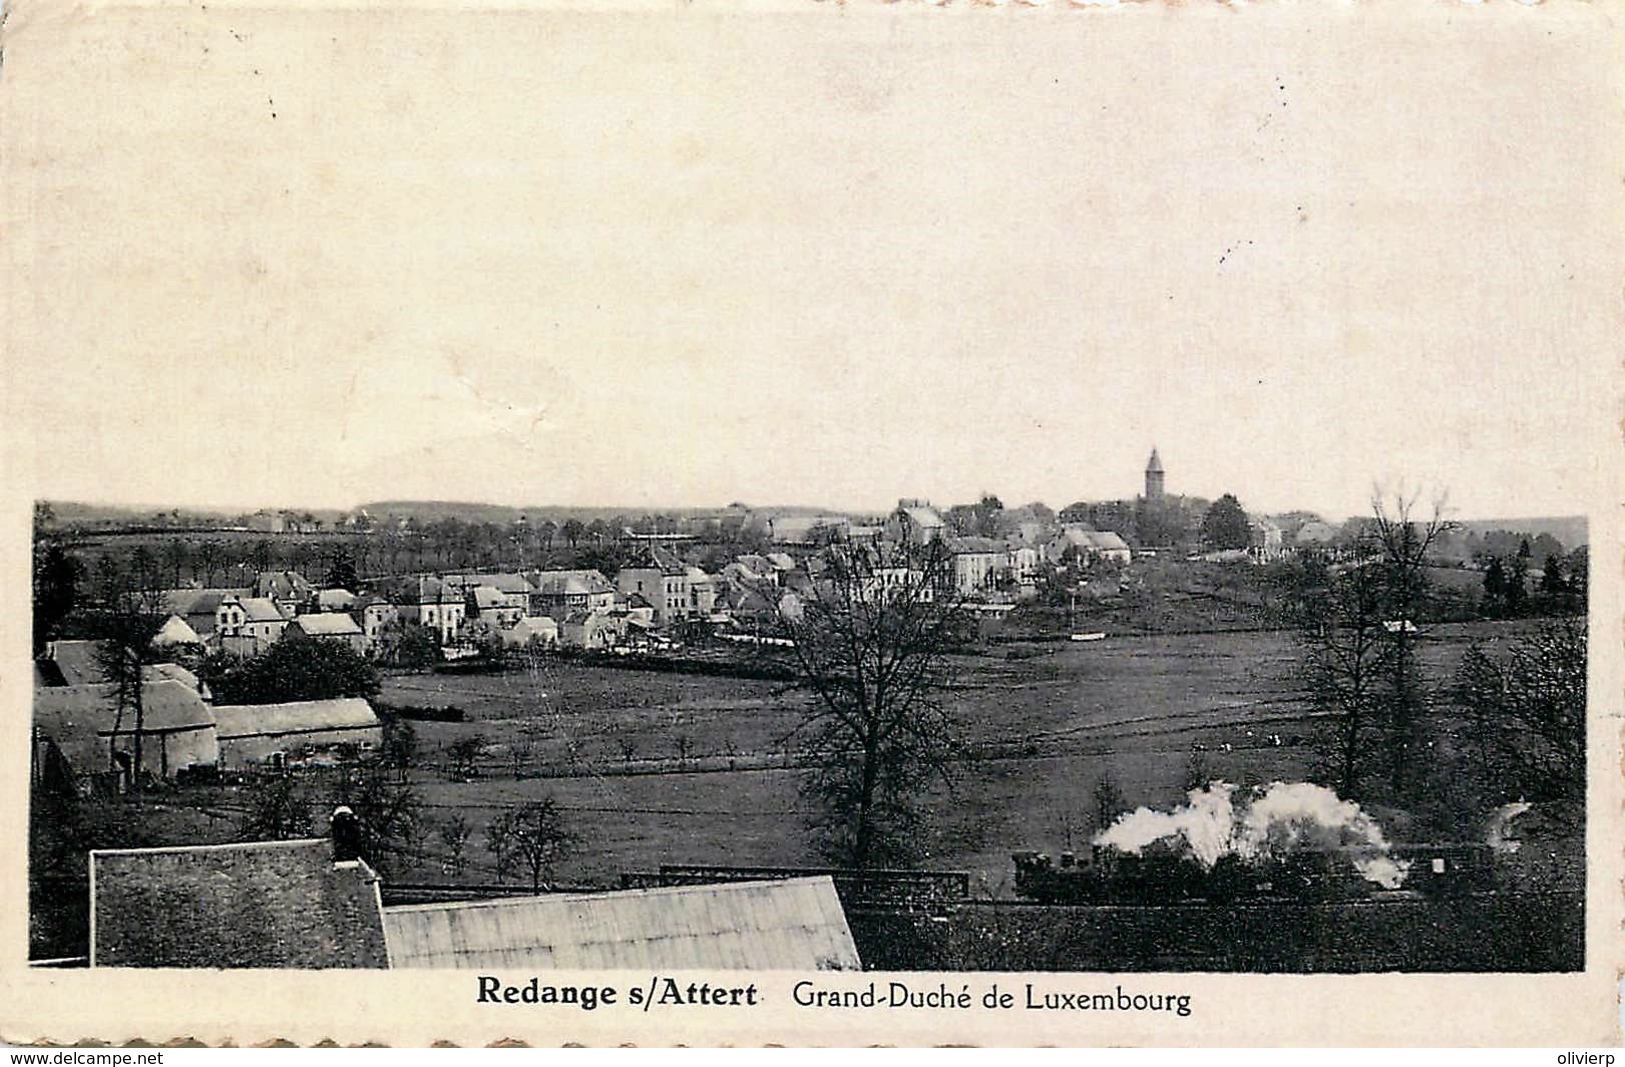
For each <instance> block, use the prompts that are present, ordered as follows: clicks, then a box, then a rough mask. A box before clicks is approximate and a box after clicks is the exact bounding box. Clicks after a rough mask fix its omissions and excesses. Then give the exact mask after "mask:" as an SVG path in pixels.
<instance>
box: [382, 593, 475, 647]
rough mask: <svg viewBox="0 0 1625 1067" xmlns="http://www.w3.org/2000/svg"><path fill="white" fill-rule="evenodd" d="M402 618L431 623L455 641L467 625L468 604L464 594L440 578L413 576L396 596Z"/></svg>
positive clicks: (443, 637)
mask: <svg viewBox="0 0 1625 1067" xmlns="http://www.w3.org/2000/svg"><path fill="white" fill-rule="evenodd" d="M392 599H393V600H394V602H395V608H396V611H397V612H398V613H399V615H400V618H401V619H402V621H406V622H415V623H417V624H418V625H420V626H427V627H429V628H430V629H432V630H435V631H437V632H438V633H439V634H440V640H441V642H442V643H444V644H448V645H449V644H451V642H452V640H453V638H455V637H456V636H457V630H458V629H459V628H460V627H461V626H462V625H463V618H464V616H465V615H466V613H467V610H468V607H467V605H466V604H465V603H464V601H463V595H462V593H461V592H459V591H458V590H456V589H454V588H452V587H450V586H448V585H447V584H446V583H445V582H442V581H441V580H440V579H439V578H429V577H421V578H412V579H408V580H407V581H405V582H404V583H401V584H398V585H397V586H396V589H395V593H394V596H393V598H392Z"/></svg>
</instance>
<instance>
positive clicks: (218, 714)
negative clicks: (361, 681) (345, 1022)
mask: <svg viewBox="0 0 1625 1067" xmlns="http://www.w3.org/2000/svg"><path fill="white" fill-rule="evenodd" d="M214 719H215V722H216V723H218V724H219V731H220V733H219V736H220V740H222V741H232V740H235V739H237V738H239V737H265V736H274V735H279V734H299V733H311V732H313V731H317V730H355V729H364V728H366V727H371V726H377V725H379V723H378V716H377V715H375V714H374V713H373V710H372V705H370V704H368V703H367V702H366V701H365V700H362V699H361V698H359V697H352V698H348V699H344V700H300V701H294V702H292V703H288V704H216V705H215V708H214Z"/></svg>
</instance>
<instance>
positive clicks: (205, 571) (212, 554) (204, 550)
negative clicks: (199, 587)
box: [192, 538, 222, 586]
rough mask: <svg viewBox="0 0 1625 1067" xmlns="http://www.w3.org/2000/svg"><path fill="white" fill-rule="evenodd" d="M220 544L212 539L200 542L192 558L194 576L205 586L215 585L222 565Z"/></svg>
mask: <svg viewBox="0 0 1625 1067" xmlns="http://www.w3.org/2000/svg"><path fill="white" fill-rule="evenodd" d="M221 556H222V554H221V551H220V542H219V541H216V540H214V539H212V538H210V539H207V540H204V541H202V542H200V543H199V544H198V546H197V552H196V554H195V555H194V556H193V558H192V576H193V577H194V578H199V579H201V580H202V582H203V584H204V585H205V586H212V585H214V575H215V572H216V571H217V570H218V569H219V567H220V563H221Z"/></svg>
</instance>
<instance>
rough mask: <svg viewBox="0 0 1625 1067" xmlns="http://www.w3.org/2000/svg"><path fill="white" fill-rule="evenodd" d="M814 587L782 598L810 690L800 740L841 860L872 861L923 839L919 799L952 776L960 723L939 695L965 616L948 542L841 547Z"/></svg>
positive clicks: (896, 857)
mask: <svg viewBox="0 0 1625 1067" xmlns="http://www.w3.org/2000/svg"><path fill="white" fill-rule="evenodd" d="M821 563H822V567H821V569H820V571H819V573H818V574H817V575H816V576H815V578H814V580H813V583H812V586H811V588H810V589H809V590H808V591H807V592H806V594H805V595H803V596H800V597H797V598H795V600H794V601H792V600H790V599H789V598H785V599H782V600H780V599H777V598H775V602H777V603H778V604H779V605H780V611H779V616H780V621H781V624H782V627H783V632H784V635H785V636H787V637H788V638H789V639H790V640H791V641H792V642H793V654H794V657H795V661H796V665H797V668H798V677H799V680H800V683H801V684H802V685H803V686H804V687H805V688H806V689H807V690H808V691H809V692H810V694H811V699H810V700H809V702H808V704H807V707H806V711H805V712H804V715H803V717H802V720H801V721H800V723H799V724H798V726H797V727H796V729H795V731H794V732H793V733H792V735H791V740H792V741H793V742H794V743H795V744H796V745H797V746H798V748H799V750H800V752H801V753H802V755H803V756H804V757H805V759H806V760H807V762H808V764H809V765H810V769H811V770H810V775H809V778H808V781H807V785H806V793H807V794H808V796H809V799H811V800H812V801H813V806H814V809H815V811H816V815H815V817H814V822H815V825H817V826H818V827H819V828H820V829H821V830H823V831H824V832H825V835H826V847H827V849H828V851H829V852H830V853H831V855H832V856H833V857H834V858H835V859H837V860H838V861H840V862H842V863H844V864H847V865H850V866H853V867H874V866H880V865H884V864H886V863H891V862H899V861H902V860H905V859H906V858H907V857H908V855H909V853H910V851H911V848H912V846H914V845H917V843H918V835H917V830H918V828H919V825H920V814H921V813H920V807H919V801H920V800H921V797H922V795H923V793H924V791H925V790H926V789H927V787H928V786H929V785H930V784H931V783H932V782H933V781H936V780H941V781H946V780H947V778H948V774H949V770H950V766H951V761H952V759H953V757H954V755H955V754H956V753H957V752H958V751H959V748H960V744H959V741H958V738H957V734H958V728H957V723H956V722H955V720H954V719H953V717H952V716H951V715H950V714H949V713H948V711H947V710H946V709H945V708H944V706H943V704H942V701H941V699H940V696H941V694H942V692H943V691H944V690H945V689H946V688H947V687H948V685H949V684H950V681H951V677H950V672H949V666H948V660H947V656H948V652H949V650H950V649H951V648H952V646H953V644H954V643H955V641H956V640H957V636H958V635H957V633H956V629H957V627H958V626H959V625H960V623H961V620H962V614H961V611H960V604H959V602H958V601H957V600H955V599H953V597H952V594H951V592H950V590H951V583H950V581H949V578H950V577H951V574H950V572H949V567H948V560H947V557H946V555H945V553H944V552H943V551H942V549H941V547H940V546H939V545H934V544H933V545H928V546H924V547H922V548H918V549H909V548H903V547H900V546H897V547H894V546H887V547H886V548H885V549H883V550H871V549H867V548H846V547H842V546H836V547H832V548H830V549H828V550H826V552H825V553H824V555H823V557H822V560H821Z"/></svg>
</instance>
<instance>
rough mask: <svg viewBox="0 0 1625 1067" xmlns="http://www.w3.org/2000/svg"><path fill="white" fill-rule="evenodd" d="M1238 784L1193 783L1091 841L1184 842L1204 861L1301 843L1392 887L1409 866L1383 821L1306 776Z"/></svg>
mask: <svg viewBox="0 0 1625 1067" xmlns="http://www.w3.org/2000/svg"><path fill="white" fill-rule="evenodd" d="M1235 793H1236V787H1235V786H1233V785H1229V784H1227V783H1225V782H1214V783H1212V784H1211V785H1209V786H1208V787H1207V788H1206V789H1193V790H1191V791H1190V793H1189V794H1187V797H1188V803H1186V804H1185V805H1184V806H1183V807H1179V808H1175V809H1174V810H1173V811H1153V810H1152V809H1150V808H1138V809H1136V810H1134V811H1132V812H1129V813H1128V814H1127V815H1124V816H1123V817H1122V818H1120V819H1118V820H1117V821H1116V822H1115V823H1113V824H1112V825H1111V826H1109V827H1108V828H1107V829H1106V830H1104V831H1103V832H1101V833H1100V834H1097V835H1096V836H1095V838H1094V843H1095V844H1097V845H1109V846H1111V847H1113V848H1116V849H1118V850H1119V851H1122V852H1128V853H1137V852H1139V851H1140V850H1141V849H1143V848H1145V847H1146V846H1147V845H1149V844H1151V843H1152V842H1154V841H1161V840H1163V839H1166V838H1174V839H1177V840H1179V841H1180V842H1181V843H1182V844H1183V845H1184V846H1185V847H1186V848H1187V849H1188V850H1189V851H1190V854H1191V855H1192V856H1193V857H1194V858H1195V859H1196V861H1197V862H1198V863H1200V864H1201V865H1202V866H1203V867H1205V868H1208V869H1212V867H1213V865H1214V864H1215V863H1217V862H1218V861H1219V860H1220V859H1221V858H1223V857H1224V856H1227V855H1233V856H1236V857H1237V858H1239V859H1243V860H1260V859H1271V858H1277V857H1280V856H1283V855H1285V854H1287V853H1289V852H1293V851H1297V850H1300V849H1315V850H1324V849H1338V850H1342V851H1343V852H1345V853H1346V854H1347V855H1348V857H1349V859H1350V861H1351V862H1352V863H1353V864H1354V868H1355V870H1357V871H1358V872H1359V873H1360V877H1362V878H1364V879H1366V880H1367V881H1370V882H1375V883H1377V884H1378V885H1381V886H1384V887H1385V888H1388V889H1397V888H1398V887H1399V886H1400V884H1401V883H1403V882H1404V880H1405V875H1406V872H1407V871H1408V870H1409V866H1410V865H1409V864H1408V863H1407V862H1405V861H1403V860H1395V859H1394V858H1393V857H1392V856H1390V855H1389V853H1388V841H1387V839H1386V838H1384V837H1383V834H1382V827H1380V826H1378V825H1377V821H1376V820H1375V819H1373V818H1372V817H1371V816H1369V815H1367V814H1366V813H1365V812H1364V811H1362V810H1360V805H1358V804H1356V803H1354V802H1353V801H1351V800H1342V799H1340V798H1339V797H1338V795H1337V794H1336V793H1334V792H1332V791H1331V790H1330V789H1327V788H1326V787H1324V786H1319V785H1314V784H1312V783H1309V782H1272V783H1271V784H1270V785H1269V786H1268V787H1267V788H1266V789H1264V790H1263V791H1262V792H1261V793H1252V794H1250V795H1249V796H1247V797H1244V798H1243V800H1242V802H1241V803H1240V804H1238V803H1237V801H1236V797H1235Z"/></svg>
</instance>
